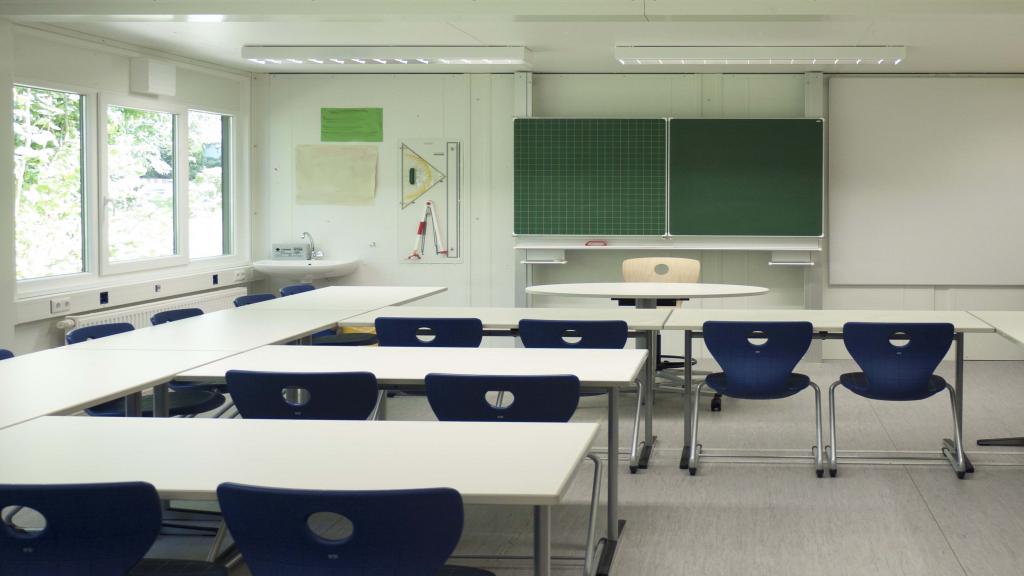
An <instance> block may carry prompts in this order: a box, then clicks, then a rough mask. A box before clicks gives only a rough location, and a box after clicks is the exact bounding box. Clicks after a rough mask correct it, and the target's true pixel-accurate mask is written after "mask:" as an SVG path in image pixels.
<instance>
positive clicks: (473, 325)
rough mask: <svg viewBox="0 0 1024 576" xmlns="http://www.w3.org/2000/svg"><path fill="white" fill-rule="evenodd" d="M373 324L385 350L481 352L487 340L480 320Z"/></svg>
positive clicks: (396, 320) (382, 321) (408, 320)
mask: <svg viewBox="0 0 1024 576" xmlns="http://www.w3.org/2000/svg"><path fill="white" fill-rule="evenodd" d="M373 324H374V327H375V328H376V331H377V341H378V342H379V343H380V345H381V346H424V347H425V346H439V347H444V348H478V347H479V346H480V342H482V341H483V339H484V325H483V324H482V323H481V322H480V320H479V319H477V318H385V317H381V318H377V319H376V320H375V321H374V323H373ZM421 328H422V329H424V332H425V333H424V334H420V329H421Z"/></svg>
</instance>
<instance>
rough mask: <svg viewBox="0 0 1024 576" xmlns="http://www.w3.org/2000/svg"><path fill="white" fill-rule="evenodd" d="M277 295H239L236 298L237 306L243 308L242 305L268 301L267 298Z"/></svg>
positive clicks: (271, 298)
mask: <svg viewBox="0 0 1024 576" xmlns="http://www.w3.org/2000/svg"><path fill="white" fill-rule="evenodd" d="M274 298H275V296H274V295H273V294H246V295H245V296H239V297H238V298H235V299H234V304H235V308H241V307H242V306H248V305H249V304H258V303H260V302H266V301H267V300H273V299H274Z"/></svg>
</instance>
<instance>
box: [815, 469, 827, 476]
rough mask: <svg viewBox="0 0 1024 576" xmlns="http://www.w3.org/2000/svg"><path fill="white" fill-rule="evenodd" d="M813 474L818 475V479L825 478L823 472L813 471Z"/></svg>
mask: <svg viewBox="0 0 1024 576" xmlns="http://www.w3.org/2000/svg"><path fill="white" fill-rule="evenodd" d="M814 472H815V473H816V474H817V475H818V478H824V477H825V471H824V470H815V471H814Z"/></svg>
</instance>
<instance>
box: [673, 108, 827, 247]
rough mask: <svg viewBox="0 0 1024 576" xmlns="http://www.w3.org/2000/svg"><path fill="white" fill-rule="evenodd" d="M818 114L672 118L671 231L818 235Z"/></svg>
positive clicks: (819, 204)
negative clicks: (815, 116) (773, 117)
mask: <svg viewBox="0 0 1024 576" xmlns="http://www.w3.org/2000/svg"><path fill="white" fill-rule="evenodd" d="M822 128H823V123H822V121H821V120H816V119H803V118H799V119H783V120H719V119H673V120H672V121H671V128H670V132H671V137H670V144H669V154H670V160H669V186H670V189H669V232H670V233H671V234H673V235H680V236H682V235H696V236H820V235H821V234H822V196H823V193H822V191H823V186H822V183H823V181H822V178H823V176H822V150H823V148H822V147H823V143H822V134H823V131H822Z"/></svg>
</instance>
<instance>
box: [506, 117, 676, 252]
mask: <svg viewBox="0 0 1024 576" xmlns="http://www.w3.org/2000/svg"><path fill="white" fill-rule="evenodd" d="M665 130H666V121H665V120H664V119H562V118H518V119H516V120H515V130H514V133H515V146H514V161H515V165H514V166H515V167H514V174H515V185H514V188H515V189H514V193H515V200H514V205H515V209H514V222H515V223H514V226H513V229H514V231H515V233H516V234H548V235H648V236H649V235H658V236H660V235H662V234H664V233H665Z"/></svg>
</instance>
